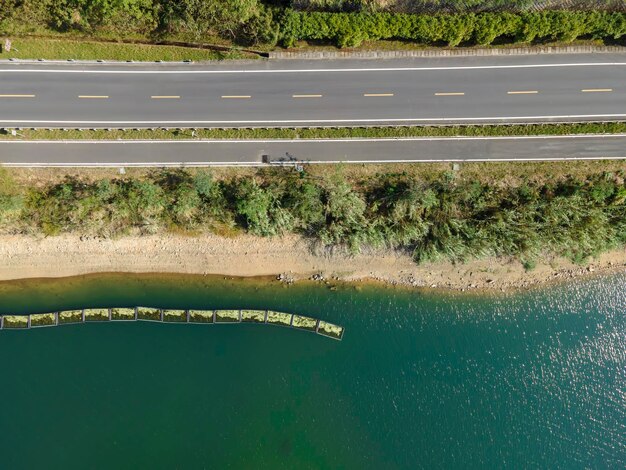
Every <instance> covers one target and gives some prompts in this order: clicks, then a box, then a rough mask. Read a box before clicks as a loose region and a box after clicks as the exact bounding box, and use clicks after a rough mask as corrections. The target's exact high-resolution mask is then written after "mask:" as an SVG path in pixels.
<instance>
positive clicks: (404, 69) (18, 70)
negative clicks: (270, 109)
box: [0, 62, 626, 75]
mask: <svg viewBox="0 0 626 470" xmlns="http://www.w3.org/2000/svg"><path fill="white" fill-rule="evenodd" d="M83 66H84V65H83ZM623 66H626V62H580V63H565V64H516V65H468V66H463V65H458V66H447V67H374V68H343V69H342V68H336V69H335V68H323V69H274V70H270V69H259V70H254V69H250V70H245V69H244V70H102V69H100V70H99V69H98V68H93V69H69V68H68V69H45V68H41V69H21V68H4V69H0V73H78V74H120V75H142V74H147V75H151V74H155V75H158V74H164V75H168V74H174V75H176V74H180V75H194V74H201V75H202V74H207V75H213V74H237V73H242V74H243V73H262V74H263V73H270V74H271V73H346V72H420V71H438V70H497V69H538V68H559V67H563V68H568V67H623ZM95 67H97V66H95Z"/></svg>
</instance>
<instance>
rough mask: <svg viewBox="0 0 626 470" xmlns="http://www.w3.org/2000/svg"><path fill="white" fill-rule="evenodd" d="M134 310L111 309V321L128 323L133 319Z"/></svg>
mask: <svg viewBox="0 0 626 470" xmlns="http://www.w3.org/2000/svg"><path fill="white" fill-rule="evenodd" d="M135 313H136V312H135V309H134V308H112V309H111V320H113V321H130V320H134V319H135Z"/></svg>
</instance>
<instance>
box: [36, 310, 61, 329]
mask: <svg viewBox="0 0 626 470" xmlns="http://www.w3.org/2000/svg"><path fill="white" fill-rule="evenodd" d="M56 323H57V322H56V317H55V315H54V313H34V314H32V315H31V316H30V326H32V327H37V326H52V325H56Z"/></svg>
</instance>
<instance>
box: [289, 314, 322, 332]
mask: <svg viewBox="0 0 626 470" xmlns="http://www.w3.org/2000/svg"><path fill="white" fill-rule="evenodd" d="M291 326H293V327H294V328H299V329H301V330H309V331H315V327H316V326H317V320H316V319H315V318H311V317H303V316H301V315H294V316H293V322H292V323H291Z"/></svg>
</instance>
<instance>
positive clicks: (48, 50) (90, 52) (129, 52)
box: [0, 37, 257, 62]
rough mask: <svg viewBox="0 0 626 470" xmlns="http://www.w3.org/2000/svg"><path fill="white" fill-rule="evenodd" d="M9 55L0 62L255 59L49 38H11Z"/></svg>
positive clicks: (238, 54)
mask: <svg viewBox="0 0 626 470" xmlns="http://www.w3.org/2000/svg"><path fill="white" fill-rule="evenodd" d="M12 43H13V44H12V48H11V50H10V51H9V52H6V51H5V52H3V53H0V59H46V60H55V59H56V60H68V59H74V60H116V61H144V62H154V61H158V60H160V61H164V62H180V61H183V60H192V61H194V62H201V61H206V60H223V59H243V58H256V57H257V56H255V55H253V54H246V53H243V52H239V51H231V52H219V51H213V50H208V49H199V48H192V47H179V46H162V45H150V44H127V43H118V42H98V41H84V40H75V39H49V38H33V37H23V38H15V39H12Z"/></svg>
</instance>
